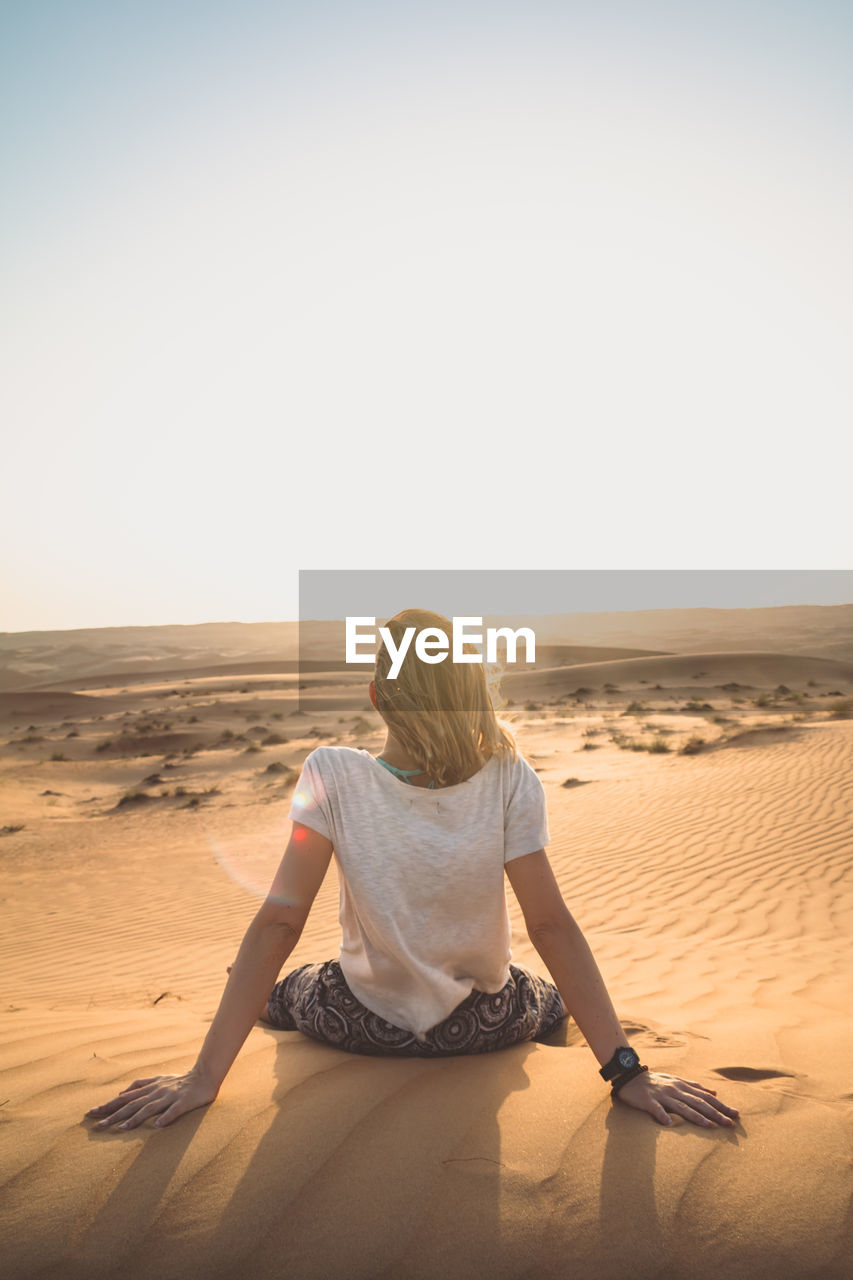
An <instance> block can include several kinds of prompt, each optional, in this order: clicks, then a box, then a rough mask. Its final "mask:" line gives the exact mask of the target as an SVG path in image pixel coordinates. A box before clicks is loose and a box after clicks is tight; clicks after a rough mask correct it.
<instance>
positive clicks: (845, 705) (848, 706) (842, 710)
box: [829, 698, 853, 720]
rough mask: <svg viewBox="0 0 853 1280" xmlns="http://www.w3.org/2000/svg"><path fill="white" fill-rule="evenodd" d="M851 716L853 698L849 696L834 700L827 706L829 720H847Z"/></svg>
mask: <svg viewBox="0 0 853 1280" xmlns="http://www.w3.org/2000/svg"><path fill="white" fill-rule="evenodd" d="M851 717H853V700H851V699H850V698H844V699H843V700H842V701H841V702H834V703H833V704H832V706H831V707H830V708H829V718H830V720H849V719H850V718H851Z"/></svg>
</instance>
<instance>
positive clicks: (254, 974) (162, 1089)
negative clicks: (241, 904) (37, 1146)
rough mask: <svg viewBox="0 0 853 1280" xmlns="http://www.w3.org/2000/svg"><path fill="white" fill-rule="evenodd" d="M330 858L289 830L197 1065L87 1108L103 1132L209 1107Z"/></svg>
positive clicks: (327, 850) (309, 833) (317, 838)
mask: <svg viewBox="0 0 853 1280" xmlns="http://www.w3.org/2000/svg"><path fill="white" fill-rule="evenodd" d="M331 856H332V845H331V843H330V841H329V840H327V839H326V838H325V836H322V835H320V834H319V832H316V831H314V830H312V828H311V827H306V826H303V825H302V824H301V823H298V822H295V823H294V824H293V833H292V835H291V837H290V841H289V843H288V846H287V849H286V850H285V853H284V857H283V858H282V861H281V865H280V866H279V869H278V871H277V872H276V876H275V879H274V881H273V884H272V888H271V889H270V892H269V894H268V895H267V898H266V901H265V902H264V903H263V905H262V906H261V908H260V910H259V911H258V913H257V915H256V916H255V918H254V920H253V921H252V923H251V924H250V925H249V928H248V929H247V930H246V934H245V937H244V938H243V941H242V943H241V945H240V950H239V952H238V953H237V958H236V960H235V961H234V964H233V965H232V967H231V971H230V973H229V975H228V981H227V983H226V985H225V990H224V992H223V994H222V999H221V1001H220V1003H219V1008H218V1010H217V1012H216V1017H215V1018H214V1019H213V1022H212V1023H211V1025H210V1029H209V1031H208V1033H207V1035H206V1037H205V1040H204V1044H203V1045H202V1047H201V1051H200V1052H199V1055H198V1058H197V1060H196V1063H195V1065H194V1066H193V1067H192V1068H191V1069H190V1070H189V1071H187V1072H185V1073H184V1074H183V1075H180V1076H154V1077H151V1078H150V1079H146V1080H135V1081H134V1082H133V1084H132V1085H129V1086H128V1088H127V1089H125V1090H123V1091H122V1092H121V1093H120V1094H118V1095H117V1097H115V1098H113V1099H112V1100H111V1101H110V1102H107V1103H105V1104H104V1105H103V1106H100V1107H93V1108H92V1110H91V1111H90V1112H89V1115H90V1116H93V1117H95V1118H97V1119H99V1121H100V1126H101V1127H102V1128H108V1127H110V1126H113V1125H115V1126H116V1127H118V1128H121V1129H133V1128H135V1127H136V1126H137V1125H139V1124H142V1122H143V1121H144V1120H148V1119H149V1118H150V1117H151V1116H155V1115H159V1117H160V1118H159V1120H157V1122H156V1123H157V1124H158V1125H167V1124H171V1123H172V1121H173V1120H177V1119H178V1117H179V1116H182V1115H184V1114H185V1113H186V1112H187V1111H192V1110H194V1109H195V1108H196V1107H203V1106H205V1105H206V1104H207V1103H209V1102H212V1101H213V1100H214V1098H215V1097H216V1096H217V1094H218V1093H219V1089H220V1087H221V1085H222V1082H223V1080H224V1079H225V1076H226V1075H227V1073H228V1070H229V1068H230V1067H231V1064H232V1063H233V1061H234V1059H235V1058H236V1057H237V1054H238V1053H239V1052H240V1049H241V1048H242V1046H243V1043H244V1042H245V1040H246V1037H247V1036H248V1034H249V1032H250V1031H251V1029H252V1027H253V1026H254V1024H255V1022H256V1021H257V1019H258V1018H259V1016H260V1015H261V1013H262V1012H263V1009H264V1006H265V1004H266V1002H267V999H268V998H269V994H270V992H271V990H272V988H273V986H274V985H275V981H276V978H277V977H278V974H279V972H280V970H281V968H282V965H283V964H284V962H285V961H286V960H287V958H288V956H289V955H290V953H291V951H292V950H293V948H294V947H295V946H296V943H297V942H298V941H299V937H300V935H301V933H302V930H303V928H304V927H305V922H306V920H307V919H308V914H309V912H310V910H311V906H312V904H313V902H314V899H315V897H316V896H317V892H318V890H319V888H320V885H321V884H322V882H323V877H324V876H325V874H326V871H327V869H328V866H329V860H330V859H331Z"/></svg>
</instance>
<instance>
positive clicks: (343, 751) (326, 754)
mask: <svg viewBox="0 0 853 1280" xmlns="http://www.w3.org/2000/svg"><path fill="white" fill-rule="evenodd" d="M370 759H371V756H370V753H369V752H368V751H365V750H363V749H362V748H361V747H333V746H324V747H315V748H314V750H313V751H311V752H310V753H309V754H308V755H307V756H306V757H305V760H304V762H303V765H302V767H303V769H304V768H305V767H306V765H308V766H311V767H312V768H314V769H317V770H318V771H319V772H323V771H324V770H329V771H331V772H335V773H344V772H352V771H353V770H355V769H363V768H364V767H365V762H367V763H369V762H370Z"/></svg>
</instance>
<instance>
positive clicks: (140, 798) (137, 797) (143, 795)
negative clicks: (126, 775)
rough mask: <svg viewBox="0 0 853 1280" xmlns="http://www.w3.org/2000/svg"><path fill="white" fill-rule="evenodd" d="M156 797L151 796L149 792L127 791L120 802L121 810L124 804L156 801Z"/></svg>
mask: <svg viewBox="0 0 853 1280" xmlns="http://www.w3.org/2000/svg"><path fill="white" fill-rule="evenodd" d="M154 799H155V797H154V796H149V794H148V792H147V791H125V793H124V795H123V796H122V798H121V799H120V800H119V802H118V808H119V809H120V808H121V806H122V805H123V804H142V803H144V802H145V801H146V800H154Z"/></svg>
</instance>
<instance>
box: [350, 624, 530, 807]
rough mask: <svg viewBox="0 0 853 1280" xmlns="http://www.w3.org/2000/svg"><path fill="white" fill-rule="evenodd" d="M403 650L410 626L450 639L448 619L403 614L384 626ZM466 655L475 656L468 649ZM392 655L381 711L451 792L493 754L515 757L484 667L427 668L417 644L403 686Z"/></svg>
mask: <svg viewBox="0 0 853 1280" xmlns="http://www.w3.org/2000/svg"><path fill="white" fill-rule="evenodd" d="M385 625H386V626H387V627H388V630H389V631H390V633H391V636H392V638H393V641H394V645H395V646H396V647H399V644H400V640H401V638H402V635H403V633H404V631H405V630H406V628H407V627H415V629H416V631H421V630H423V629H424V628H425V627H437V628H439V629H440V630H442V631H444V633H445V634H446V635H448V636H449V635H450V633H451V631H452V624H451V622H450V619H449V618H445V617H443V616H442V614H440V613H431V612H430V611H429V610H428V609H404V610H403V611H402V613H398V614H397V615H396V616H395V617H393V618H390V619H389V621H388V622H387V623H386V624H385ZM466 652H469V653H470V652H475V650H473V649H472V648H471V646H470V645H466ZM390 667H391V655H390V653H389V652H388V649H387V648H386V646H385V645H384V644H382V645H380V648H379V652H378V653H377V655H376V669H375V672H374V677H373V678H374V687H375V690H376V709H377V710H378V712H379V714H380V715H381V716H382V719H383V720H384V721H385V723H386V724H387V725H388V728H389V729H390V730H391V731H392V732H393V734H394V737H395V738H397V740H398V741H399V742H400V743H401V744H402V746H404V747H405V748H406V750H407V751H408V752H409V753H410V754H411V755H412V757H413V758H414V759H415V760H416V761H417V763H418V764H419V765H420V766H421V768H422V769H423V771H424V773H426V774H427V775H428V776H429V778H430V779H431V780H432V781H433V782H434V783H435V785H436V786H437V787H450V786H453V785H454V784H455V783H457V782H464V781H465V779H466V778H470V777H471V775H472V774H474V773H477V771H478V770H479V769H481V768H482V767H483V765H484V764H485V763H486V761H487V760H489V759H491V757H492V756H494V755H502V754H504V753H509V754H511V755H513V756H514V755H515V754H516V746H515V741H514V739H513V736H512V734H511V733H510V731H509V729H507V727H506V726H505V725H503V724H501V723H500V721H499V720H498V718H497V716H496V715H495V709H494V707H493V706H492V700H491V698H490V696H489V690H488V686H487V684H486V673H485V669H484V666H483V663H482V662H460V663H457V662H452V661H451V659H450V656H449V655H448V656H447V657H446V658H445V659H444V660H443V661H442V662H439V663H428V662H422V661H421V659H420V658H419V657H418V656H417V655H416V653H415V646H414V644H411V645H410V646H409V649H408V651H407V653H406V656H405V658H404V660H403V664H402V666H401V668H400V672H399V674H398V676H397V678H396V680H391V679H389V677H388V672H389V669H390Z"/></svg>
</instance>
